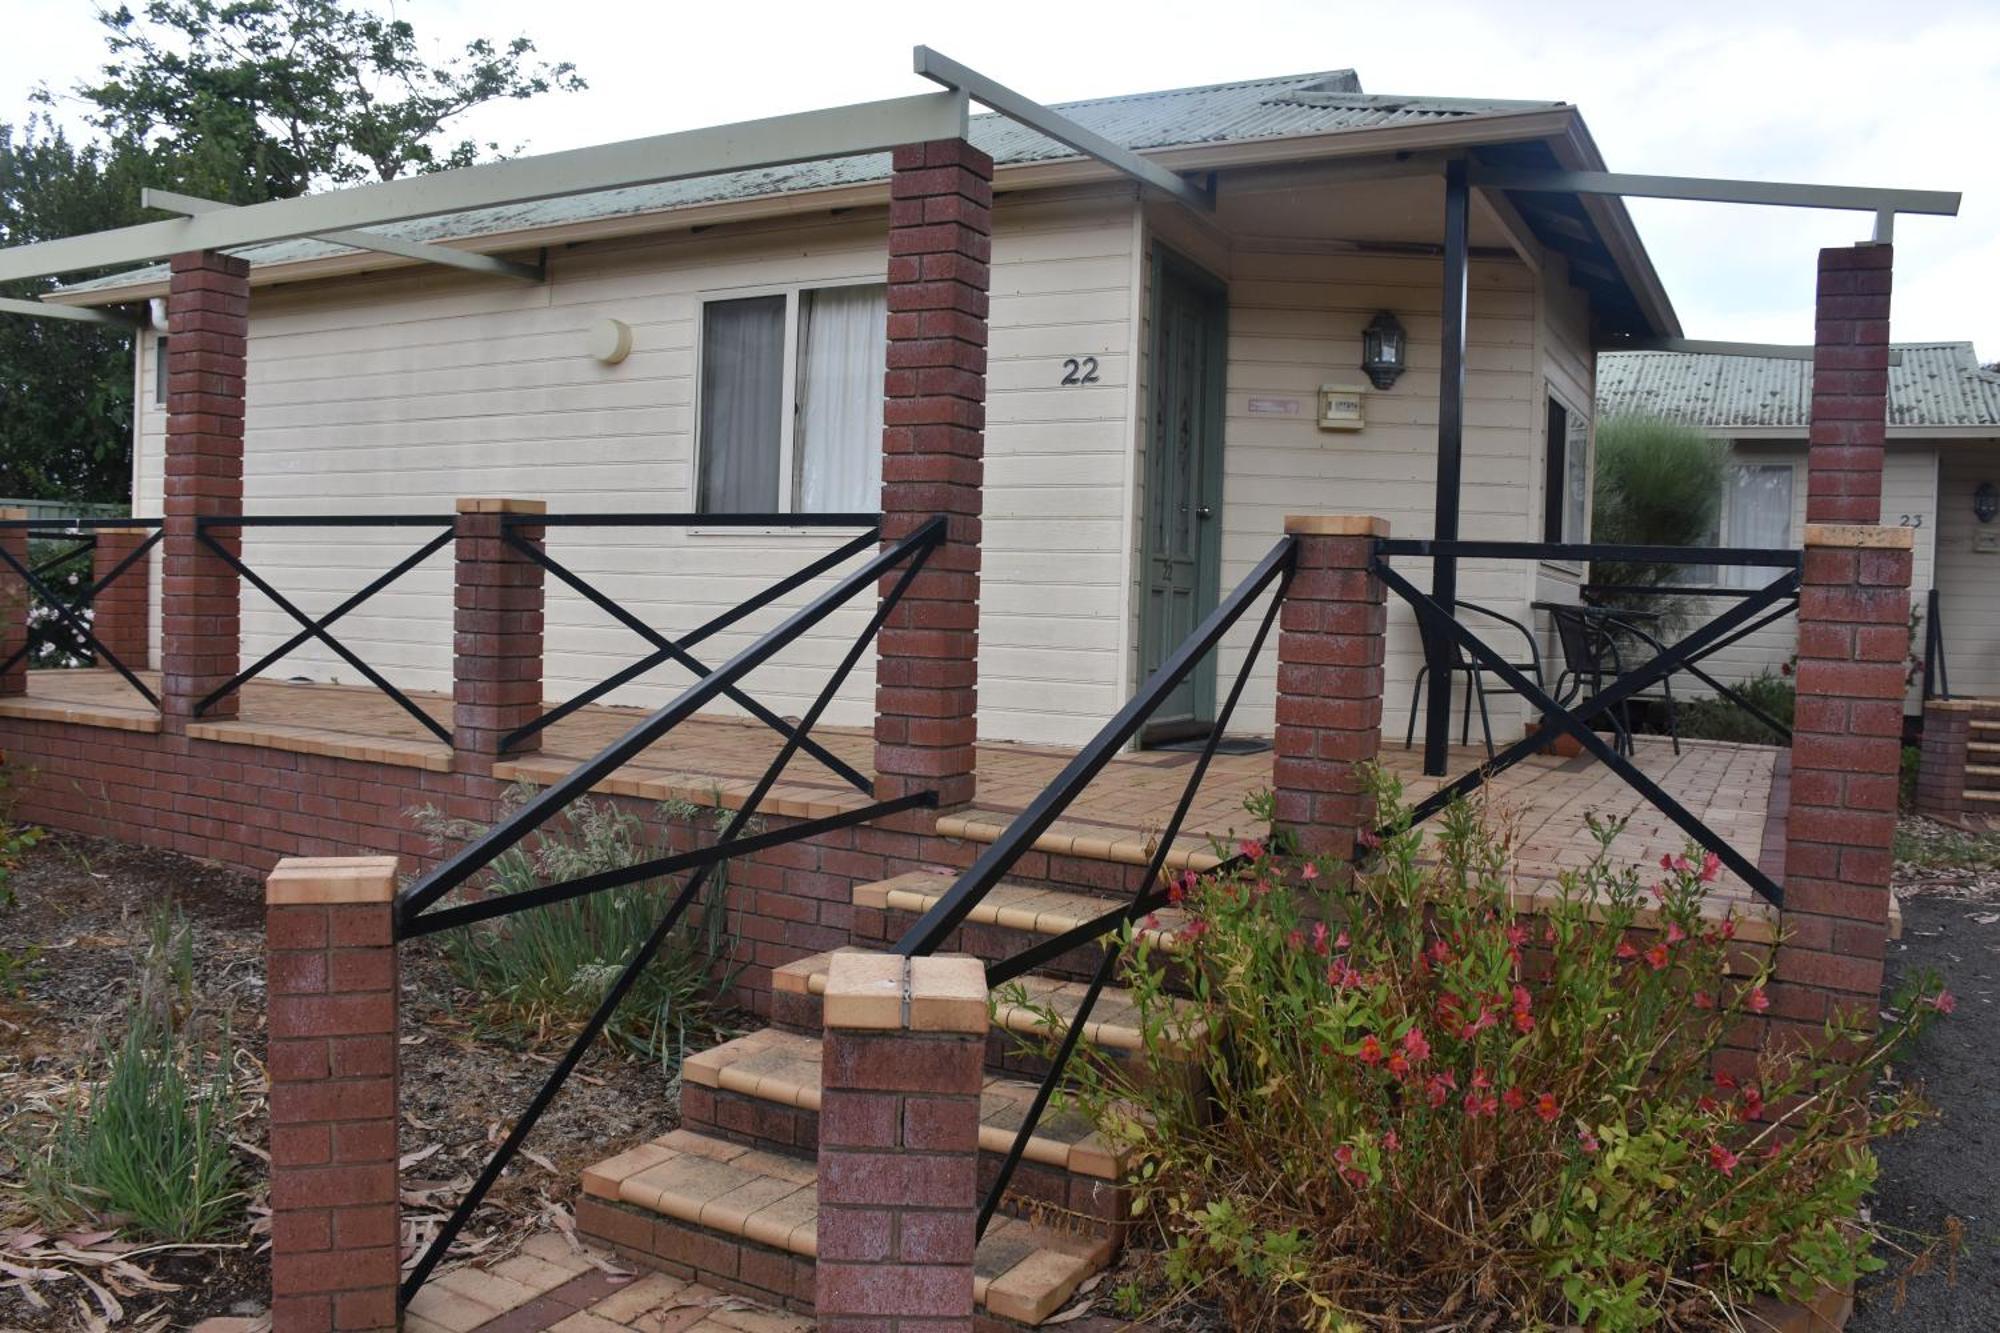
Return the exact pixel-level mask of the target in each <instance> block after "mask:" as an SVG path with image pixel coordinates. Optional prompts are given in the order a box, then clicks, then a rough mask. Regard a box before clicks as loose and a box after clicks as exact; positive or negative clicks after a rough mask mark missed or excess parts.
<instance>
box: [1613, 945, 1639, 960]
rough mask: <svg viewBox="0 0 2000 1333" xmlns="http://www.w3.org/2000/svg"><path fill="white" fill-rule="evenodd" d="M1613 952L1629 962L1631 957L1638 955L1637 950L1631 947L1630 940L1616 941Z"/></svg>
mask: <svg viewBox="0 0 2000 1333" xmlns="http://www.w3.org/2000/svg"><path fill="white" fill-rule="evenodd" d="M1615 952H1616V953H1617V955H1618V956H1619V957H1620V958H1623V959H1625V960H1626V961H1627V962H1630V961H1631V960H1632V959H1634V958H1637V957H1638V956H1639V951H1638V950H1637V949H1635V948H1633V947H1632V941H1630V940H1620V941H1618V948H1617V950H1616V951H1615Z"/></svg>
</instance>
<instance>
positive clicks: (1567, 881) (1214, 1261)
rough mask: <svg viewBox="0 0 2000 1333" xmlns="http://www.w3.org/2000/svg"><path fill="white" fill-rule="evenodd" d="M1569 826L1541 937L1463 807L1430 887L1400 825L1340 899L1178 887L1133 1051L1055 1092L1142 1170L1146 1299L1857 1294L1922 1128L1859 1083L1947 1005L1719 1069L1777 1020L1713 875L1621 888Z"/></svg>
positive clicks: (1542, 1316) (1626, 1306) (1297, 872)
mask: <svg viewBox="0 0 2000 1333" xmlns="http://www.w3.org/2000/svg"><path fill="white" fill-rule="evenodd" d="M1396 795H1397V793H1395V792H1394V791H1393V790H1385V809H1389V810H1393V809H1394V803H1395V799H1396ZM1593 827H1594V828H1595V830H1596V832H1597V835H1598V838H1599V840H1600V843H1601V848H1602V850H1601V851H1600V853H1599V855H1598V857H1597V858H1596V859H1595V860H1594V861H1593V862H1592V864H1591V865H1590V866H1589V867H1587V868H1586V869H1583V870H1580V871H1576V872H1573V873H1570V874H1567V875H1565V876H1564V878H1563V880H1562V882H1561V889H1562V896H1561V900H1560V901H1559V902H1557V903H1555V904H1554V905H1553V906H1552V908H1551V910H1550V911H1548V912H1547V913H1546V915H1540V916H1533V917H1524V918H1519V919H1517V918H1516V917H1515V916H1514V915H1513V913H1512V909H1511V906H1510V896H1509V892H1510V889H1511V888H1512V887H1513V882H1514V881H1513V876H1512V874H1511V871H1510V867H1509V864H1508V860H1509V850H1508V846H1507V844H1506V842H1505V841H1504V839H1503V838H1502V837H1501V836H1500V835H1498V834H1496V833H1495V832H1493V831H1492V830H1490V829H1488V828H1487V827H1486V826H1485V825H1484V824H1483V822H1482V821H1481V820H1480V819H1479V818H1478V817H1477V816H1476V815H1475V814H1474V813H1473V812H1472V811H1471V810H1470V809H1468V808H1467V807H1465V806H1464V805H1459V806H1457V807H1454V808H1452V809H1450V810H1449V811H1447V812H1445V813H1444V814H1443V815H1441V816H1440V818H1439V822H1438V825H1437V827H1436V829H1435V832H1434V837H1433V839H1432V840H1431V842H1430V843H1429V845H1427V846H1426V847H1425V848H1424V852H1425V856H1424V859H1422V860H1420V859H1419V856H1418V846H1419V842H1420V839H1419V837H1418V836H1417V835H1416V834H1415V833H1413V832H1411V831H1408V830H1407V829H1405V830H1404V831H1401V832H1398V833H1397V834H1395V835H1394V836H1392V837H1391V838H1389V839H1388V840H1387V842H1386V845H1383V846H1381V847H1380V849H1379V852H1378V854H1377V855H1376V856H1375V857H1374V858H1373V859H1372V860H1371V862H1370V863H1369V864H1368V865H1367V866H1366V867H1365V868H1364V869H1363V870H1361V871H1359V872H1356V873H1353V874H1350V873H1348V871H1347V870H1346V868H1345V867H1344V866H1342V865H1339V864H1337V863H1334V862H1332V861H1327V860H1320V861H1298V860H1294V859H1290V858H1281V857H1277V856H1274V855H1273V853H1272V851H1271V850H1270V848H1269V847H1268V846H1266V845H1261V844H1255V843H1246V844H1245V845H1244V846H1243V848H1242V850H1243V851H1244V852H1245V854H1246V857H1245V861H1244V863H1243V864H1242V865H1241V867H1240V868H1239V869H1236V870H1232V871H1230V872H1228V873H1222V874H1217V875H1211V876H1209V877H1206V878H1201V879H1195V878H1194V877H1192V876H1190V877H1187V878H1185V879H1184V880H1183V881H1182V882H1181V884H1180V885H1178V886H1177V889H1176V892H1177V893H1179V894H1181V895H1182V897H1183V900H1182V906H1183V907H1184V908H1185V909H1186V911H1187V912H1188V914H1189V920H1188V924H1187V925H1186V927H1185V928H1184V929H1182V930H1181V931H1180V932H1179V935H1178V944H1177V946H1176V947H1174V948H1173V949H1172V950H1171V951H1167V950H1161V949H1158V948H1155V947H1154V946H1153V945H1152V944H1150V943H1149V942H1146V941H1142V940H1134V939H1132V938H1131V936H1130V933H1128V936H1127V939H1126V940H1125V942H1124V943H1125V947H1126V948H1127V949H1128V950H1129V951H1130V953H1129V959H1128V968H1127V976H1128V981H1127V984H1128V985H1130V986H1131V988H1132V990H1133V992H1134V994H1135V997H1136V1002H1137V1007H1138V1012H1139V1015H1140V1019H1141V1022H1142V1024H1143V1031H1144V1043H1143V1049H1142V1050H1141V1052H1140V1053H1139V1057H1138V1060H1137V1062H1136V1063H1137V1067H1136V1068H1131V1069H1121V1067H1120V1066H1119V1065H1117V1064H1116V1063H1115V1062H1112V1061H1109V1060H1105V1059H1103V1058H1101V1057H1099V1058H1097V1059H1095V1060H1086V1061H1085V1062H1084V1063H1083V1064H1082V1065H1080V1066H1079V1067H1078V1069H1077V1090H1076V1092H1075V1093H1074V1096H1075V1097H1076V1098H1077V1099H1078V1100H1079V1101H1080V1102H1081V1104H1082V1105H1083V1107H1084V1108H1085V1109H1086V1110H1087V1111H1088V1112H1089V1113H1090V1114H1091V1115H1092V1116H1093V1117H1094V1118H1095V1120H1096V1121H1097V1123H1098V1125H1099V1127H1100V1130H1101V1132H1103V1133H1104V1134H1105V1135H1106V1136H1107V1137H1108V1138H1109V1139H1110V1140H1112V1141H1113V1142H1114V1143H1117V1144H1120V1145H1123V1146H1125V1147H1127V1148H1128V1149H1130V1150H1131V1152H1132V1153H1133V1154H1134V1158H1133V1160H1134V1162H1135V1163H1136V1166H1135V1169H1134V1172H1133V1175H1132V1177H1131V1179H1132V1183H1133V1185H1134V1187H1135V1190H1136V1195H1137V1203H1138V1206H1139V1208H1140V1209H1141V1212H1142V1216H1144V1217H1147V1218H1150V1219H1151V1223H1152V1225H1153V1226H1155V1227H1157V1228H1158V1230H1159V1231H1160V1232H1161V1233H1162V1238H1163V1241H1164V1248H1165V1255H1164V1259H1163V1261H1162V1263H1161V1265H1160V1267H1161V1270H1162V1275H1163V1277H1164V1279H1165V1280H1166V1281H1167V1282H1168V1284H1169V1285H1170V1286H1172V1287H1173V1288H1175V1289H1176V1290H1177V1291H1179V1292H1182V1293H1189V1292H1193V1293H1199V1294H1201V1295H1202V1296H1204V1297H1206V1298H1212V1299H1215V1300H1217V1301H1219V1302H1220V1303H1221V1305H1222V1306H1223V1311H1224V1314H1225V1316H1226V1317H1227V1318H1228V1320H1229V1323H1230V1326H1231V1327H1233V1328H1241V1329H1259V1330H1263V1329H1299V1328H1310V1329H1317V1330H1359V1329H1362V1328H1385V1329H1386V1328H1403V1329H1407V1328H1415V1327H1423V1328H1428V1327H1433V1326H1435V1325H1437V1324H1439V1323H1440V1322H1446V1321H1449V1320H1451V1319H1452V1318H1453V1317H1459V1318H1462V1319H1463V1320H1464V1321H1465V1323H1464V1326H1466V1327H1480V1328H1486V1327H1499V1328H1530V1327H1534V1328H1541V1327H1552V1326H1553V1327H1563V1326H1569V1325H1577V1324H1581V1325H1584V1326H1587V1327H1589V1328H1592V1329H1614V1330H1624V1329H1636V1328H1641V1327H1646V1326H1649V1325H1657V1324H1660V1323H1662V1322H1672V1321H1674V1320H1676V1319H1678V1318H1679V1317H1680V1316H1682V1315H1693V1314H1699V1315H1701V1316H1702V1317H1707V1316H1710V1315H1713V1314H1715V1313H1716V1312H1717V1310H1718V1309H1720V1308H1722V1307H1724V1306H1728V1305H1733V1304H1735V1303H1738V1302H1741V1301H1744V1300H1747V1299H1748V1298H1750V1297H1752V1296H1754V1295H1756V1294H1758V1293H1764V1292H1772V1293H1785V1294H1791V1295H1799V1294H1805V1293H1809V1292H1812V1291H1814V1290H1815V1289H1816V1288H1817V1287H1818V1285H1819V1284H1822V1283H1831V1284H1840V1283H1844V1282H1847V1281H1849V1280H1851V1279H1853V1278H1854V1277H1855V1276H1856V1275H1857V1274H1860V1273H1862V1272H1866V1271H1869V1270H1871V1269H1873V1268H1877V1267H1880V1262H1879V1261H1878V1260H1875V1259H1873V1258H1872V1257H1871V1256H1870V1253H1869V1247H1870V1240H1871V1237H1870V1235H1869V1233H1868V1231H1867V1230H1866V1229H1865V1227H1864V1226H1862V1225H1861V1224H1859V1223H1858V1222H1857V1221H1856V1212H1857V1208H1858V1207H1859V1206H1860V1204H1861V1202H1862V1200H1863V1197H1864V1195H1865V1194H1866V1192H1867V1190H1868V1188H1869V1186H1870V1184H1871V1182H1872V1181H1873V1179H1874V1177H1875V1160H1874V1157H1873V1156H1872V1154H1871V1152H1870V1149H1869V1141H1870V1138H1871V1137H1872V1136H1873V1135H1875V1134H1879V1133H1882V1132H1886V1131H1889V1130H1892V1129H1896V1128H1900V1127H1903V1126H1906V1125H1908V1124H1910V1123H1912V1122H1913V1120H1914V1119H1915V1118H1916V1117H1917V1116H1918V1115H1919V1114H1920V1113H1921V1108H1920V1107H1919V1106H1918V1104H1917V1103H1916V1102H1915V1101H1914V1100H1913V1098H1912V1097H1911V1096H1910V1095H1909V1094H1907V1093H1901V1092H1896V1093H1883V1094H1880V1095H1879V1096H1878V1094H1877V1093H1876V1092H1875V1091H1874V1089H1873V1086H1872V1085H1873V1082H1874V1078H1875V1075H1876V1074H1877V1073H1878V1072H1879V1071H1880V1070H1881V1068H1882V1066H1883V1064H1884V1062H1885V1061H1886V1060H1887V1058H1888V1056H1889V1054H1890V1053H1891V1052H1892V1051H1893V1050H1895V1048H1896V1046H1897V1044H1898V1043H1899V1042H1900V1041H1902V1040H1903V1039H1904V1038H1905V1037H1906V1036H1907V1035H1908V1034H1909V1033H1910V1032H1911V1031H1913V1030H1914V1029H1915V1028H1916V1027H1917V1026H1918V1025H1919V1024H1920V1023H1921V1022H1922V1021H1923V1020H1924V1018H1925V1017H1926V1016H1927V1015H1928V1014H1929V1013H1931V1012H1932V1011H1934V1010H1940V1009H1949V1008H1950V1007H1951V1004H1952V1001H1951V1000H1950V998H1949V996H1948V995H1945V994H1944V993H1942V992H1940V993H1938V994H1935V995H1933V996H1931V997H1929V999H1928V1000H1926V1001H1922V1002H1916V1003H1912V1004H1910V1005H1908V1006H1906V1007H1905V1008H1904V1009H1903V1011H1902V1013H1901V1014H1900V1016H1899V1017H1897V1018H1896V1019H1895V1020H1894V1022H1893V1023H1891V1024H1889V1025H1888V1027H1887V1029H1886V1031H1885V1033H1884V1034H1883V1035H1882V1036H1880V1037H1876V1038H1867V1037H1861V1036H1855V1039H1854V1040H1853V1042H1852V1043H1851V1044H1845V1045H1843V1044H1838V1043H1830V1044H1829V1045H1827V1046H1826V1047H1825V1048H1824V1051H1823V1052H1821V1053H1812V1054H1803V1053H1802V1054H1800V1055H1797V1056H1795V1057H1793V1058H1788V1059H1787V1058H1779V1057H1775V1056H1769V1055H1767V1056H1765V1057H1764V1058H1763V1059H1762V1060H1761V1061H1760V1062H1759V1064H1758V1067H1757V1070H1756V1074H1755V1076H1754V1078H1744V1079H1743V1080H1742V1081H1741V1082H1740V1083H1739V1082H1738V1081H1737V1080H1735V1079H1732V1078H1729V1077H1726V1076H1724V1075H1719V1074H1711V1068H1712V1066H1711V1056H1712V1055H1713V1054H1714V1052H1715V1051H1716V1050H1717V1048H1718V1047H1719V1045H1720V1043H1721V1042H1722V1040H1723V1037H1724V1035H1725V1033H1726V1032H1727V1031H1729V1030H1730V1029H1731V1028H1733V1027H1735V1026H1737V1025H1738V1024H1739V1023H1740V1022H1742V1020H1743V1019H1744V1018H1745V1017H1746V1016H1747V1015H1749V1014H1751V1013H1753V1012H1757V1011H1761V1010H1762V1009H1763V1008H1764V1006H1765V1005H1766V1003H1767V1001H1766V1000H1765V998H1764V980H1765V978H1764V977H1763V976H1762V975H1748V976H1734V977H1732V976H1730V975H1728V974H1727V973H1726V971H1725V958H1726V957H1727V955H1728V954H1729V953H1730V943H1729V941H1730V938H1731V936H1732V935H1733V933H1734V931H1733V922H1724V923H1705V922H1704V921H1703V920H1702V918H1701V915H1700V911H1699V901H1700V899H1701V897H1702V895H1703V893H1704V891H1705V889H1706V887H1707V885H1708V883H1709V882H1710V881H1711V880H1712V879H1713V878H1714V876H1715V875H1716V873H1717V867H1716V863H1715V861H1714V859H1713V858H1712V857H1710V858H1702V857H1700V856H1699V855H1698V854H1690V856H1689V857H1680V858H1670V859H1668V860H1667V862H1666V863H1665V864H1664V865H1663V866H1662V867H1661V868H1659V869H1658V870H1657V871H1651V870H1649V872H1648V874H1647V875H1645V876H1643V877H1642V875H1641V874H1640V872H1639V871H1638V870H1636V869H1632V868H1629V867H1618V866H1615V865H1614V864H1613V863H1612V861H1611V859H1610V856H1609V851H1608V849H1609V847H1610V846H1611V844H1612V841H1613V840H1614V839H1615V838H1616V836H1617V835H1618V833H1619V826H1617V825H1597V824H1596V823H1595V822H1593ZM1642 907H1643V908H1645V909H1646V910H1647V911H1648V912H1649V913H1651V914H1653V915H1654V919H1655V920H1656V921H1657V923H1658V929H1657V930H1656V931H1652V932H1649V933H1647V934H1643V935H1639V936H1636V937H1633V936H1629V935H1628V930H1629V929H1630V928H1631V927H1633V926H1634V924H1635V923H1636V922H1638V921H1639V920H1640V913H1641V909H1642ZM1538 959H1539V960H1541V961H1536V960H1538ZM1830 1035H1831V1034H1830ZM1842 1035H1853V1034H1842ZM1190 1052H1192V1053H1193V1054H1192V1058H1193V1059H1194V1060H1195V1062H1196V1064H1197V1065H1198V1066H1199V1069H1200V1072H1201V1073H1202V1074H1203V1075H1205V1079H1193V1078H1190V1077H1188V1076H1187V1072H1186V1070H1185V1066H1184V1061H1185V1060H1186V1059H1187V1058H1189V1053H1190ZM1807 1094H1810V1095H1807ZM1452 1326H1454V1327H1456V1326H1459V1325H1458V1324H1456V1323H1454V1324H1452Z"/></svg>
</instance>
